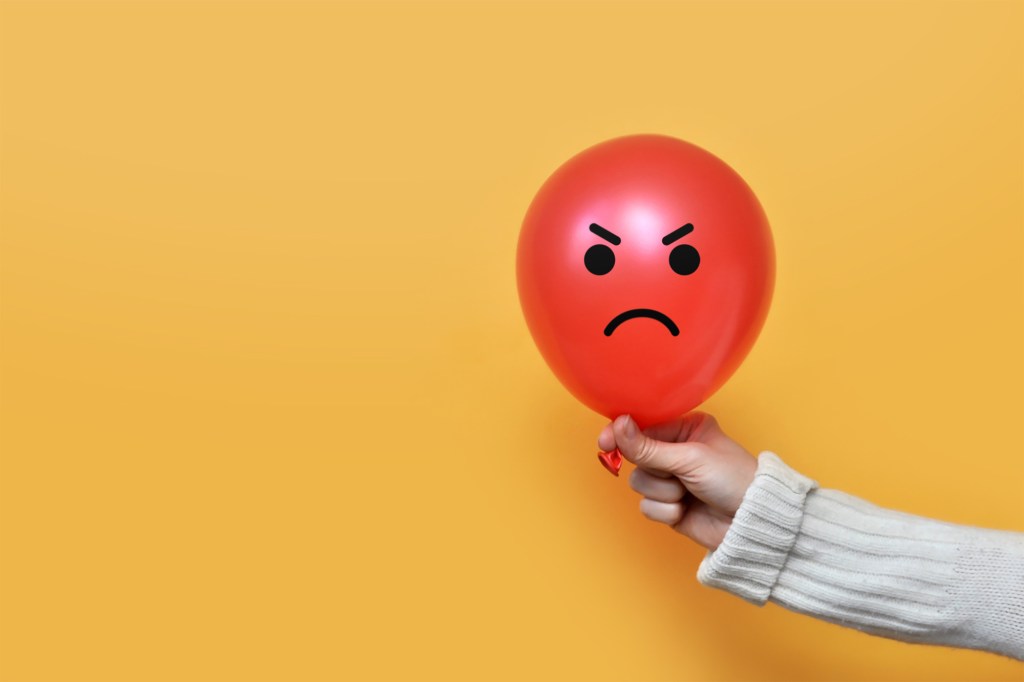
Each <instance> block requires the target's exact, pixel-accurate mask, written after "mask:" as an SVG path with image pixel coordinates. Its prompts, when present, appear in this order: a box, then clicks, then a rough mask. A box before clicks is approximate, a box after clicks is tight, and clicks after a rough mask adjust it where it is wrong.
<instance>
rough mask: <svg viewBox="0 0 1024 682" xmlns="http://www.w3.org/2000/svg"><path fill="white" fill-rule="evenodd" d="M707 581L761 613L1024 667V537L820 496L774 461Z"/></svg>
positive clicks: (832, 494) (711, 559)
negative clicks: (773, 610)
mask: <svg viewBox="0 0 1024 682" xmlns="http://www.w3.org/2000/svg"><path fill="white" fill-rule="evenodd" d="M698 578H699V579H700V581H701V582H702V583H704V584H706V585H710V586H713V587H718V588H721V589H725V590H728V591H730V592H733V593H734V594H737V595H738V596H741V597H743V598H744V599H747V600H748V601H751V602H753V603H755V604H764V603H765V602H766V601H773V602H776V603H778V604H780V605H782V606H784V607H786V608H788V609H791V610H793V611H797V612H800V613H806V614H808V615H811V616H814V617H817V618H821V619H823V620H828V621H831V622H834V623H838V624H840V625H845V626H847V627H853V628H856V629H859V630H863V631H866V632H870V633H872V634H876V635H881V636H884V637H890V638H894V639H900V640H904V641H912V642H923V643H930V644H943V645H948V646H957V647H965V648H973V649H984V650H987V651H993V652H996V653H1001V654H1004V655H1007V656H1012V657H1015V658H1021V659H1024V534H1020V533H1008V532H1002V531H993V530H986V529H981V528H972V527H969V526H959V525H954V524H949V523H943V522H940V521H935V520H932V519H927V518H923V517H919V516H913V515H910V514H904V513H901V512H897V511H892V510H889V509H883V508H881V507H877V506H875V505H873V504H870V503H868V502H865V501H864V500H861V499H858V498H856V497H852V496H850V495H846V494H844V493H841V492H839V491H836V490H825V489H820V488H818V487H817V485H816V484H815V483H814V482H813V481H811V480H810V479H808V478H806V477H804V476H802V475H800V474H799V473H797V472H795V471H793V470H792V469H790V468H789V467H787V466H786V465H785V464H784V463H782V461H781V460H779V459H778V458H777V457H776V456H775V455H773V454H772V453H764V454H762V455H761V457H760V461H759V464H758V473H757V477H756V478H755V481H754V484H753V485H752V486H751V487H750V489H749V490H748V491H747V494H746V496H745V497H744V499H743V503H742V505H741V506H740V509H739V510H738V512H737V514H736V518H735V519H734V521H733V523H732V526H731V527H730V529H729V531H728V533H727V534H726V537H725V539H724V540H723V542H722V544H721V546H719V548H718V549H716V550H715V551H714V552H712V553H710V554H708V556H707V557H706V558H705V559H704V561H703V562H702V564H701V567H700V570H699V572H698Z"/></svg>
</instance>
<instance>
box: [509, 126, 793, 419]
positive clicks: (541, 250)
mask: <svg viewBox="0 0 1024 682" xmlns="http://www.w3.org/2000/svg"><path fill="white" fill-rule="evenodd" d="M516 271H517V272H516V274H517V280H518V285H519V299H520V302H521V304H522V308H523V314H524V315H525V317H526V322H527V324H528V325H529V328H530V332H531V334H532V335H533V339H534V341H535V342H536V343H537V347H538V348H539V349H540V352H541V354H542V355H543V356H544V359H545V360H546V361H547V363H548V365H549V366H550V367H551V369H552V371H553V372H554V373H555V375H556V376H557V377H558V379H559V380H560V381H561V382H562V383H563V384H564V385H565V387H566V388H568V389H569V391H570V392H571V393H572V394H573V395H574V396H576V398H578V399H579V400H580V401H581V402H583V403H584V404H586V405H588V406H589V407H591V408H592V409H594V410H596V411H597V412H600V413H601V414H603V415H605V416H606V417H609V418H614V417H615V416H617V415H620V414H630V415H632V416H633V418H634V419H635V420H636V421H637V422H638V423H639V424H640V426H641V427H646V426H650V425H652V424H656V423H660V422H664V421H668V420H670V419H673V418H675V417H678V416H680V415H682V414H685V413H686V412H688V411H690V410H691V409H693V408H694V407H696V406H697V405H699V404H700V403H702V402H704V400H706V399H707V398H708V397H709V396H711V394H712V393H714V392H715V391H716V390H718V388H719V387H720V386H721V385H722V384H723V383H724V382H725V381H726V380H727V379H728V378H729V377H730V376H731V375H732V373H733V372H734V371H735V370H736V368H737V367H738V366H739V364H740V363H741V362H742V361H743V358H744V357H746V354H747V352H748V351H749V350H750V348H751V346H753V344H754V341H755V340H756V338H757V335H758V333H759V332H760V331H761V327H762V326H763V324H764V320H765V317H766V316H767V314H768V306H769V303H770V301H771V295H772V289H773V287H774V282H775V251H774V247H773V245H772V237H771V232H770V230H769V228H768V221H767V219H766V218H765V215H764V211H763V210H762V208H761V205H760V204H759V203H758V201H757V198H756V197H755V196H754V193H753V192H752V191H751V190H750V188H749V187H748V186H747V184H746V183H745V182H744V181H743V179H742V178H741V177H740V176H739V175H738V174H737V173H736V172H735V171H734V170H732V169H731V168H730V167H729V166H727V165H726V164H725V163H724V162H723V161H722V160H720V159H719V158H717V157H716V156H714V155H712V154H710V153H709V152H707V151H704V150H703V149H701V148H700V147H696V146H694V145H692V144H689V143H687V142H683V141H682V140H677V139H675V138H671V137H665V136H662V135H634V136H629V137H620V138H617V139H613V140H609V141H607V142H603V143H601V144H598V145H595V146H593V147H591V148H589V149H587V150H585V151H583V152H581V153H580V154H577V155H576V156H574V157H573V158H571V159H569V161H567V162H566V163H565V164H564V165H562V166H561V167H560V168H559V169H558V170H557V171H555V173H554V174H553V175H552V176H551V177H550V178H548V180H547V182H545V183H544V186H543V187H541V188H540V191H539V192H538V193H537V196H536V197H535V198H534V200H533V203H532V204H531V205H530V208H529V210H528V211H527V213H526V218H525V220H524V221H523V227H522V231H521V233H520V235H519V247H518V253H517V262H516Z"/></svg>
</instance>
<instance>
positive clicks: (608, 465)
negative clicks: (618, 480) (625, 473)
mask: <svg viewBox="0 0 1024 682" xmlns="http://www.w3.org/2000/svg"><path fill="white" fill-rule="evenodd" d="M597 459H598V461H599V462H601V465H602V466H603V467H604V468H605V469H607V470H608V471H610V472H611V473H612V475H613V476H618V475H619V470H620V469H622V453H620V452H619V449H618V448H615V449H614V450H612V451H611V452H604V451H601V452H598V453H597Z"/></svg>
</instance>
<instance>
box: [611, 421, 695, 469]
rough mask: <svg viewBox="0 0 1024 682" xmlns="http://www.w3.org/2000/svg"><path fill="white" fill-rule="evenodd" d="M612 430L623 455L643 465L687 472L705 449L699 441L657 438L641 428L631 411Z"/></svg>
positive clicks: (648, 467) (649, 467) (642, 466)
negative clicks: (665, 440)
mask: <svg viewBox="0 0 1024 682" xmlns="http://www.w3.org/2000/svg"><path fill="white" fill-rule="evenodd" d="M612 431H613V433H614V434H615V445H616V446H617V447H618V448H619V452H621V453H622V456H623V457H625V458H626V459H627V460H629V461H630V462H632V463H633V464H635V465H637V466H638V467H641V468H643V469H649V470H651V469H653V470H658V471H665V472H668V473H671V474H675V475H676V476H684V475H686V472H687V471H689V470H690V469H691V468H693V466H694V464H695V463H696V460H697V459H698V458H699V457H700V455H701V451H702V446H701V445H700V444H698V443H666V442H664V441H660V440H655V439H654V438H651V437H650V436H648V435H647V434H645V433H644V432H643V431H641V430H640V427H639V426H637V424H636V422H635V421H633V418H632V417H630V416H629V415H623V416H621V417H619V418H618V419H616V420H615V421H614V422H613V423H612Z"/></svg>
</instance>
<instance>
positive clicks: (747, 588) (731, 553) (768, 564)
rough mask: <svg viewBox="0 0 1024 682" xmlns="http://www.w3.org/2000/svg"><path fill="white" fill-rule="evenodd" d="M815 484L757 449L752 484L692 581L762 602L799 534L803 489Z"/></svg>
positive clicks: (770, 590)
mask: <svg viewBox="0 0 1024 682" xmlns="http://www.w3.org/2000/svg"><path fill="white" fill-rule="evenodd" d="M816 487H817V483H815V482H814V481H812V480H811V479H809V478H807V477H806V476H804V475H802V474H800V473H798V472H796V471H794V470H793V469H790V468H789V467H788V466H786V465H785V464H784V463H783V462H782V460H781V459H779V458H778V456H776V455H775V454H774V453H771V452H763V453H761V455H760V457H758V462H757V474H756V475H755V477H754V482H753V483H752V484H751V485H750V487H749V488H748V489H747V492H746V494H745V495H744V496H743V502H742V504H741V505H740V508H739V510H738V511H737V512H736V517H735V518H734V519H733V522H732V525H731V526H730V527H729V530H728V531H727V532H726V535H725V539H724V540H723V541H722V544H720V545H719V546H718V548H717V549H716V550H715V551H713V552H711V553H709V554H708V555H707V556H706V557H705V558H704V561H702V562H701V565H700V568H699V570H698V571H697V579H698V580H699V581H700V582H701V583H703V584H704V585H708V586H710V587H717V588H719V589H723V590H728V591H729V592H732V593H733V594H736V595H738V596H740V597H743V598H744V599H746V600H747V601H749V602H752V603H754V604H757V605H762V604H764V603H765V602H766V601H767V600H768V598H769V596H770V595H771V593H772V589H773V588H774V587H775V584H776V583H777V582H778V580H779V574H780V573H781V572H782V567H783V566H784V565H785V563H786V559H787V557H788V556H789V552H790V550H791V549H792V548H793V544H794V543H795V542H796V539H797V535H798V534H799V532H800V524H801V522H802V521H803V509H804V500H805V498H806V497H807V493H809V492H810V491H811V490H813V489H814V488H816Z"/></svg>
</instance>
